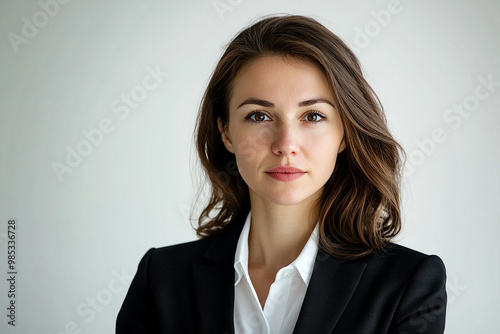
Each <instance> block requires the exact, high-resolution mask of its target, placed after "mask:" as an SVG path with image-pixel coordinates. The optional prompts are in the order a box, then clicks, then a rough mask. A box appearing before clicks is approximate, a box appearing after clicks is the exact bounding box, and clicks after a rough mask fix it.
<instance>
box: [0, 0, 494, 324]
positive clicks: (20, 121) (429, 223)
mask: <svg viewBox="0 0 500 334" xmlns="http://www.w3.org/2000/svg"><path fill="white" fill-rule="evenodd" d="M54 1H55V0H42V1H40V2H37V1H27V0H23V1H15V2H14V1H9V2H7V1H2V2H1V3H0V13H1V14H0V15H1V21H0V55H1V61H0V69H1V72H0V73H1V79H0V156H1V170H0V247H1V248H0V249H1V252H0V254H1V256H0V268H1V271H2V273H1V274H2V275H1V277H7V276H8V275H7V272H8V268H7V254H6V251H7V242H8V237H9V236H8V232H7V224H8V220H9V219H15V220H16V223H17V229H16V246H17V254H16V255H17V257H16V266H17V268H16V269H17V272H18V274H17V280H16V292H17V298H16V315H17V319H16V327H15V328H13V327H11V326H9V325H8V324H7V318H6V315H7V312H8V311H7V310H6V307H7V306H8V303H9V299H8V298H7V291H8V290H9V284H8V282H7V280H6V279H5V278H4V279H1V280H0V296H1V297H0V300H1V302H0V305H2V308H1V309H2V310H3V311H2V313H1V314H0V315H1V317H0V319H2V320H1V322H0V331H1V332H2V333H35V332H36V333H47V334H48V333H53V334H55V333H112V332H114V323H115V319H116V315H117V312H118V310H119V308H120V306H121V303H122V301H123V299H124V297H125V294H126V291H127V289H128V286H129V284H130V280H131V278H132V276H133V275H134V274H135V271H136V269H137V264H138V262H139V260H140V258H141V257H142V255H143V254H144V253H145V252H146V251H147V250H148V249H149V248H150V247H160V246H165V245H171V244H175V243H179V242H184V241H189V240H194V239H196V237H195V233H194V230H193V229H192V227H191V225H190V221H189V210H190V208H191V206H192V204H193V200H194V196H195V194H196V190H197V188H196V187H197V184H198V181H197V180H198V179H199V178H200V175H199V171H198V169H197V165H196V154H195V150H194V146H193V136H192V133H193V128H194V123H195V117H196V113H197V110H198V107H199V102H200V99H201V97H202V94H203V91H204V89H205V87H206V85H207V83H208V79H209V76H210V74H211V73H212V71H213V69H214V67H215V64H216V62H217V61H218V59H219V57H220V55H221V54H222V52H223V48H224V45H225V44H226V43H228V42H229V41H230V40H231V38H232V37H234V35H235V34H236V33H237V32H238V31H240V30H241V29H243V28H244V27H246V26H247V25H248V24H250V23H251V22H255V20H257V19H258V18H259V17H260V16H262V15H267V14H273V13H276V14H278V13H290V14H303V15H309V16H312V17H313V18H315V19H317V20H318V21H320V22H321V23H322V24H324V25H325V26H326V27H327V28H329V29H330V30H332V31H333V32H334V33H336V34H338V35H339V36H340V37H341V38H343V39H344V40H345V41H346V42H347V44H348V45H349V46H351V47H352V48H353V50H354V51H355V52H356V54H357V55H358V56H359V59H360V61H361V63H362V65H363V69H364V71H365V74H366V78H367V80H368V82H369V83H370V84H371V85H372V86H373V88H374V90H375V91H376V92H377V94H378V96H379V97H380V99H381V101H382V104H383V106H384V108H385V110H386V115H387V119H388V124H389V127H390V130H391V131H392V133H393V134H394V136H395V137H396V139H397V140H398V141H399V142H400V143H401V144H402V145H403V146H404V148H405V150H406V152H407V155H408V157H409V160H408V165H407V172H406V174H405V175H406V176H405V182H404V191H403V193H404V201H403V210H404V229H403V232H402V233H401V235H400V236H399V237H398V238H397V242H398V243H400V244H403V245H406V246H409V247H412V248H414V249H417V250H419V251H422V252H424V253H428V254H437V255H439V256H440V257H441V258H442V259H443V261H444V262H445V265H446V267H447V274H448V298H449V303H448V311H447V325H446V327H447V329H446V332H447V333H450V334H451V333H454V334H455V333H457V334H460V333H463V334H469V333H485V334H486V333H499V332H500V323H499V322H498V321H497V319H496V317H497V315H498V310H499V309H500V303H499V297H500V289H499V284H498V282H500V261H499V256H498V255H500V243H498V242H497V240H498V235H499V233H500V227H499V223H500V210H499V207H500V206H499V204H498V201H499V199H500V196H499V195H500V176H499V173H498V171H499V169H500V155H499V153H498V152H499V151H498V144H499V143H500V140H499V139H500V135H499V133H500V132H499V131H498V125H499V124H500V114H499V113H498V106H499V105H500V66H499V62H498V59H499V58H498V55H499V54H500V40H499V38H498V32H499V31H500V23H499V16H498V15H499V14H498V13H499V12H500V3H499V2H498V1H494V0H491V1H488V0H479V1H472V0H469V1H466V0H458V1H457V0H455V1H452V0H441V1H430V0H418V1H417V0H415V1H411V0H400V1H373V0H370V1H368V0H363V1H314V0H309V1H285V0H281V1H273V2H271V3H270V2H269V1H262V0H260V1H248V0H246V1H245V0H243V1H242V0H217V1H212V0H205V1H201V0H197V1H182V2H181V1H177V2H173V1H143V2H142V1H123V0H122V1H118V0H116V1H96V0H87V1H78V0H73V1H67V0H66V2H67V3H64V4H58V3H57V2H54ZM60 1H61V2H63V1H62V0H60ZM54 4H57V5H54ZM388 13H390V16H389V15H387V14H388ZM151 73H156V74H154V75H152V74H151ZM148 76H149V77H148ZM488 82H489V83H488ZM127 96H129V97H128V98H130V101H128V102H127V100H126V99H127ZM130 96H132V97H130ZM99 133H102V136H100V135H99ZM88 137H90V138H92V139H88ZM72 151H75V152H77V153H78V152H83V153H82V154H83V156H81V157H80V159H78V158H77V157H75V156H74V154H75V153H70V152H72ZM7 278H8V277H7Z"/></svg>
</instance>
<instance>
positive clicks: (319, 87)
mask: <svg viewBox="0 0 500 334" xmlns="http://www.w3.org/2000/svg"><path fill="white" fill-rule="evenodd" d="M232 86H233V89H232V94H231V98H230V108H231V109H232V108H234V107H235V105H236V104H237V103H238V101H239V100H244V99H246V98H248V97H250V96H251V97H256V98H265V99H270V100H280V99H284V98H286V99H287V100H293V99H296V100H297V101H298V100H303V99H305V98H308V97H310V96H312V95H314V96H317V95H321V96H323V97H325V98H329V99H333V93H332V91H331V88H330V84H329V82H328V79H327V77H326V75H325V74H324V73H323V70H322V69H321V68H320V67H319V66H318V65H316V64H315V63H313V62H312V61H310V60H305V59H298V58H291V57H287V58H283V57H280V56H264V57H260V58H257V59H253V60H252V61H250V62H249V63H248V64H246V65H245V66H243V68H242V69H241V70H240V71H239V72H238V73H237V75H236V77H235V79H234V82H233V85H232ZM275 102H278V103H279V101H275ZM290 102H295V101H290Z"/></svg>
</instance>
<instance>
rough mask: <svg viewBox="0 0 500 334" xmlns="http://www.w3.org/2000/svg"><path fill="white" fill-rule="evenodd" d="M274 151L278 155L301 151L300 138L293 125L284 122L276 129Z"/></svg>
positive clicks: (294, 153) (293, 153)
mask: <svg viewBox="0 0 500 334" xmlns="http://www.w3.org/2000/svg"><path fill="white" fill-rule="evenodd" d="M272 151H273V153H274V154H276V155H285V156H286V155H296V154H297V153H299V144H298V138H297V135H296V133H295V130H294V129H293V127H292V126H291V125H289V124H282V125H281V126H280V127H279V128H277V129H276V134H275V137H274V141H273V145H272Z"/></svg>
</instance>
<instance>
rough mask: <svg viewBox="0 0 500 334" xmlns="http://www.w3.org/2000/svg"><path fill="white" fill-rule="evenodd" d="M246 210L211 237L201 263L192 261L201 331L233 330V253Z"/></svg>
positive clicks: (231, 333) (221, 331)
mask: <svg viewBox="0 0 500 334" xmlns="http://www.w3.org/2000/svg"><path fill="white" fill-rule="evenodd" d="M247 215H248V210H243V211H242V212H241V213H240V214H239V215H238V216H236V217H235V219H233V221H232V222H231V223H229V225H227V226H226V227H225V228H224V230H223V231H222V232H221V233H220V234H217V235H214V236H213V237H209V238H211V239H212V241H211V244H210V246H209V247H208V248H207V250H206V251H205V254H204V260H203V261H202V262H201V263H195V264H193V280H194V286H195V294H196V305H197V307H198V310H199V313H198V315H199V323H200V333H224V334H233V333H234V321H233V320H234V319H233V314H234V279H235V273H234V254H235V252H236V245H237V243H238V238H239V236H240V233H241V230H242V228H243V225H244V222H245V218H246V217H247Z"/></svg>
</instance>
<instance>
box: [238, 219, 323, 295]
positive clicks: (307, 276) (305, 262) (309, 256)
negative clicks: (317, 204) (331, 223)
mask: <svg viewBox="0 0 500 334" xmlns="http://www.w3.org/2000/svg"><path fill="white" fill-rule="evenodd" d="M251 217H252V212H251V211H250V212H248V215H247V219H246V220H245V225H244V226H243V229H242V230H241V234H240V237H239V239H238V244H237V246H236V253H235V256H234V269H235V283H234V285H235V286H236V285H237V284H238V283H239V281H240V280H241V278H242V277H243V276H244V275H245V276H248V234H249V232H250V220H251ZM318 230H319V224H316V227H315V228H314V230H313V232H312V233H311V235H310V237H309V239H308V240H307V242H306V244H305V246H304V248H303V249H302V251H301V252H300V254H299V256H297V258H296V259H295V260H294V261H293V262H292V263H291V264H290V266H294V267H295V268H296V269H297V271H298V272H299V274H300V276H301V278H302V280H303V281H304V283H305V284H306V285H309V281H310V280H311V276H312V272H313V268H314V261H315V260H316V253H317V251H318Z"/></svg>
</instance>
